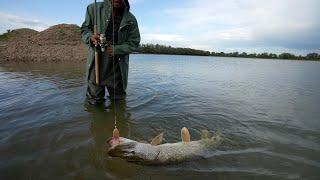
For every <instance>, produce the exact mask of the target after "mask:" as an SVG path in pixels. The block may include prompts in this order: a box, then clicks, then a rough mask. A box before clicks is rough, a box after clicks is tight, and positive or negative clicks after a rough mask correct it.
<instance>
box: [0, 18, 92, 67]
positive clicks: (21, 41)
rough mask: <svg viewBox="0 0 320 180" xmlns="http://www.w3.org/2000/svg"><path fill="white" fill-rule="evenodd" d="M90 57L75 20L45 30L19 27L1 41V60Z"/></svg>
mask: <svg viewBox="0 0 320 180" xmlns="http://www.w3.org/2000/svg"><path fill="white" fill-rule="evenodd" d="M86 57H87V47H86V45H85V44H83V43H82V42H81V34H80V27H79V26H77V25H72V24H60V25H55V26H52V27H50V28H48V29H46V30H44V31H41V32H37V31H35V30H32V29H26V28H24V29H17V30H13V31H12V32H10V33H9V34H8V39H5V40H1V41H0V62H3V61H10V62H28V61H36V62H52V61H85V60H86Z"/></svg>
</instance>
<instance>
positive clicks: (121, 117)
mask: <svg viewBox="0 0 320 180" xmlns="http://www.w3.org/2000/svg"><path fill="white" fill-rule="evenodd" d="M319 69H320V63H319V62H298V61H281V60H280V61H279V60H273V61H270V60H252V59H237V58H216V57H197V56H163V55H158V56H155V55H133V56H132V59H131V61H130V73H129V84H128V97H127V99H126V100H125V101H120V102H117V103H113V102H110V101H108V100H107V101H106V102H105V105H104V106H101V107H92V106H88V105H86V104H85V103H84V102H85V89H86V87H85V82H84V63H83V64H81V63H78V64H72V63H53V64H47V63H45V64H41V63H40V64H37V63H30V64H3V65H0V77H1V78H0V109H1V113H0V142H1V143H0V152H1V154H0V178H1V179H48V178H49V179H69V178H70V177H72V178H76V179H102V178H107V179H110V178H115V179H122V178H136V179H139V178H140V179H163V178H169V179H191V178H204V179H319V177H320V175H319V172H318V169H319V168H320V156H319V154H320V142H319V139H320V133H319V132H320V121H319V119H320V111H319V108H318V107H319V106H320V95H319V92H320V81H319V80H318V78H319V77H320V71H319ZM115 117H116V118H117V127H118V128H119V129H120V132H121V135H122V136H125V137H129V138H131V139H134V140H138V141H147V142H149V141H150V140H151V139H152V137H154V136H156V135H158V134H159V133H160V132H164V137H165V139H166V142H176V141H180V129H181V127H183V126H186V127H188V128H189V130H190V133H191V136H192V139H193V140H197V139H199V138H200V134H201V130H202V129H208V130H209V131H210V132H211V133H215V132H216V131H221V132H222V134H223V135H224V137H225V139H226V140H225V141H224V142H223V143H222V145H221V146H219V147H218V148H217V149H214V150H212V151H211V152H208V154H207V155H206V158H205V159H200V160H198V161H191V162H186V163H182V164H178V165H170V166H164V167H148V166H140V165H136V164H131V163H127V162H125V161H123V160H121V159H119V158H111V157H109V156H108V155H107V154H106V151H107V148H108V146H107V144H106V141H107V139H109V138H110V136H111V134H112V130H113V128H114V120H115Z"/></svg>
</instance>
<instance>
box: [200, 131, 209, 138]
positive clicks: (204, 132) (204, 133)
mask: <svg viewBox="0 0 320 180" xmlns="http://www.w3.org/2000/svg"><path fill="white" fill-rule="evenodd" d="M209 138H210V133H209V131H208V130H206V129H204V130H202V131H201V139H209Z"/></svg>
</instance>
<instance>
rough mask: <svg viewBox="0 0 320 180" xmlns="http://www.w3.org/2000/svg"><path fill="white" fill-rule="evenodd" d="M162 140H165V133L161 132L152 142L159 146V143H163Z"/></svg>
mask: <svg viewBox="0 0 320 180" xmlns="http://www.w3.org/2000/svg"><path fill="white" fill-rule="evenodd" d="M162 141H163V133H160V134H159V135H158V136H156V137H155V138H153V139H152V141H151V143H150V144H151V145H153V146H157V145H159V144H161V143H162Z"/></svg>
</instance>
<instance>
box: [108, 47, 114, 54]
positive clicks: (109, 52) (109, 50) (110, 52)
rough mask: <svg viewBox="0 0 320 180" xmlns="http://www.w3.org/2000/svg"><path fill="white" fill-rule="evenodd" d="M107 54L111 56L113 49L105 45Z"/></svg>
mask: <svg viewBox="0 0 320 180" xmlns="http://www.w3.org/2000/svg"><path fill="white" fill-rule="evenodd" d="M107 54H108V55H109V56H113V49H112V47H107Z"/></svg>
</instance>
